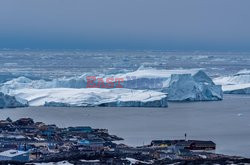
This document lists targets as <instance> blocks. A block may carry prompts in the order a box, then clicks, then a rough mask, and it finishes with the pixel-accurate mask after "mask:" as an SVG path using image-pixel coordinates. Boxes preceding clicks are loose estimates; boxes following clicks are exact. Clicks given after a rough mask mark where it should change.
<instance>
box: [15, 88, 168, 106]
mask: <svg viewBox="0 0 250 165" xmlns="http://www.w3.org/2000/svg"><path fill="white" fill-rule="evenodd" d="M12 95H15V96H18V97H20V98H23V99H26V100H28V102H29V105H30V106H77V107H89V106H108V107H113V106H118V107H119V106H120V107H167V106H168V103H167V95H166V94H165V93H162V92H157V91H151V90H133V89H125V88H121V89H118V88H113V89H101V88H81V89H75V88H48V89H28V88H23V89H18V90H15V91H12Z"/></svg>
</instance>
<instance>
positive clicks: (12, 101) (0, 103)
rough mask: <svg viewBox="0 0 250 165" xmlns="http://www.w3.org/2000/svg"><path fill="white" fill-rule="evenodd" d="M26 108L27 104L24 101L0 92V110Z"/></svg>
mask: <svg viewBox="0 0 250 165" xmlns="http://www.w3.org/2000/svg"><path fill="white" fill-rule="evenodd" d="M27 106H28V102H27V101H26V100H24V99H21V98H18V97H15V96H10V95H7V94H4V93H2V92H0V108H16V107H27Z"/></svg>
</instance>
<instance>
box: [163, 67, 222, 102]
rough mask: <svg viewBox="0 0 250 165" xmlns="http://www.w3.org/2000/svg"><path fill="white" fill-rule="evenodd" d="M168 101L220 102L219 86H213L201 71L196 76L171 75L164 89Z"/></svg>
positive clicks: (220, 91)
mask: <svg viewBox="0 0 250 165" xmlns="http://www.w3.org/2000/svg"><path fill="white" fill-rule="evenodd" d="M165 92H167V93H168V100H169V101H213V100H222V99H223V92H222V89H221V86H220V85H215V84H214V83H213V81H212V80H211V78H209V77H208V76H207V75H206V74H205V73H204V72H203V71H198V72H197V73H196V74H194V75H191V74H173V75H171V79H170V82H169V86H168V87H167V88H166V89H165Z"/></svg>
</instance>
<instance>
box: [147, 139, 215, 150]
mask: <svg viewBox="0 0 250 165" xmlns="http://www.w3.org/2000/svg"><path fill="white" fill-rule="evenodd" d="M172 145H174V146H176V147H177V148H180V149H181V148H182V149H189V150H215V149H216V144H215V143H214V142H212V141H202V140H153V141H152V142H151V146H154V147H165V146H172Z"/></svg>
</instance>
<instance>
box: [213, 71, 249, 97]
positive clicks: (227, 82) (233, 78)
mask: <svg viewBox="0 0 250 165" xmlns="http://www.w3.org/2000/svg"><path fill="white" fill-rule="evenodd" d="M214 82H215V83H216V84H220V85H222V89H223V91H224V93H227V94H250V70H246V69H244V70H241V71H239V72H238V73H236V74H234V75H229V76H223V77H218V78H215V79H214Z"/></svg>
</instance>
